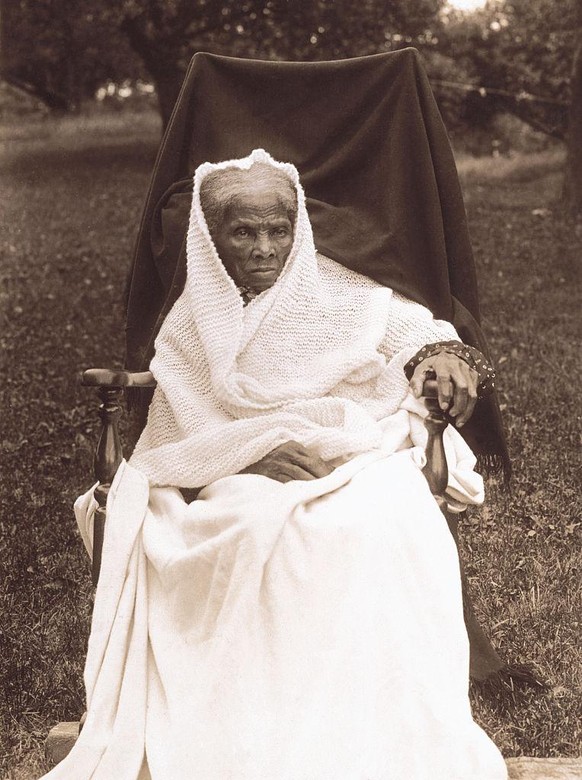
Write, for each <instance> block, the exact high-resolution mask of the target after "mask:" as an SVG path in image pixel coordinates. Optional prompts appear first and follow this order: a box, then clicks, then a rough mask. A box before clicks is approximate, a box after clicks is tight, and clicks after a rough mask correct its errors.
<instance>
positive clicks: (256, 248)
mask: <svg viewBox="0 0 582 780" xmlns="http://www.w3.org/2000/svg"><path fill="white" fill-rule="evenodd" d="M211 235H212V240H213V241H214V245H215V246H216V250H217V252H218V255H219V257H220V259H221V260H222V262H223V264H224V267H225V268H226V271H227V273H228V274H229V276H230V277H231V278H232V280H233V281H234V283H235V284H236V285H237V286H239V287H249V288H250V289H251V290H253V291H255V292H257V293H260V292H263V291H264V290H268V289H269V287H272V286H273V284H274V283H275V282H276V281H277V279H278V278H279V275H280V273H281V271H282V270H283V266H284V265H285V263H286V261H287V258H288V257H289V253H290V252H291V247H292V245H293V224H292V222H291V220H290V219H289V214H288V210H287V209H286V208H285V206H284V205H283V203H282V199H281V197H280V196H279V195H278V194H277V192H276V191H273V189H272V188H262V189H261V188H259V189H257V187H251V186H249V187H242V188H241V192H240V195H239V196H238V197H237V198H236V200H235V202H234V203H233V205H232V206H231V207H230V208H229V209H228V210H227V212H226V214H225V217H224V219H223V221H222V223H221V224H220V225H219V226H218V228H217V229H216V230H214V231H213V232H212V234H211Z"/></svg>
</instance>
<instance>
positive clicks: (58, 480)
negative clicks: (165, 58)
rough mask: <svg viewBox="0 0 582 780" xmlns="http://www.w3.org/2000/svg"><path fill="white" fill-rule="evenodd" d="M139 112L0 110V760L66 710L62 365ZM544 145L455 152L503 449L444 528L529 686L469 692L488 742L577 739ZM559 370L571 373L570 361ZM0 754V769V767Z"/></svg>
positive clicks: (117, 358)
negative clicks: (507, 463) (496, 470)
mask: <svg viewBox="0 0 582 780" xmlns="http://www.w3.org/2000/svg"><path fill="white" fill-rule="evenodd" d="M158 131H159V128H158V125H157V121H156V119H155V117H153V116H152V115H150V114H147V113H136V114H129V115H121V114H119V115H115V116H113V117H108V118H107V121H104V119H103V118H102V117H99V116H92V117H88V118H87V117H80V118H75V119H63V120H60V121H56V120H44V121H42V122H34V121H31V122H30V123H27V124H26V125H24V126H23V125H22V124H21V125H19V126H16V125H13V126H10V125H7V126H4V127H3V128H1V133H2V134H1V135H0V154H1V165H2V170H3V182H2V190H1V197H2V202H3V204H2V210H3V220H2V226H1V228H0V252H1V254H0V279H1V288H0V295H1V296H2V306H1V308H0V314H1V316H2V330H1V332H0V341H1V346H2V352H1V354H2V361H3V362H2V373H3V382H2V387H1V393H2V401H1V407H0V409H1V411H2V419H3V425H2V433H1V435H0V452H1V456H2V464H1V469H2V471H1V474H2V477H1V485H0V488H1V495H0V507H1V513H0V533H1V541H0V545H1V549H0V561H1V562H2V566H3V571H2V576H1V584H0V610H1V612H2V620H1V627H0V676H1V679H2V691H3V693H2V696H3V700H2V702H1V707H0V708H1V714H0V718H1V720H0V776H2V777H6V778H7V780H8V778H10V779H11V780H17V778H23V777H24V776H25V774H26V773H27V772H28V773H29V774H30V773H32V775H34V774H35V773H36V774H40V770H41V768H42V742H43V740H44V737H45V736H46V733H47V731H48V729H49V728H50V727H51V726H52V725H53V724H54V723H56V722H57V721H59V720H73V719H77V718H78V717H79V715H80V714H81V713H82V712H83V710H84V703H83V685H82V668H83V656H84V650H85V644H86V640H87V635H88V629H89V621H90V609H91V597H92V591H91V585H90V579H89V566H88V562H87V560H86V558H85V556H84V552H83V550H82V545H81V543H80V540H79V537H78V534H77V532H76V530H75V527H74V522H73V517H72V511H71V504H72V501H73V500H74V498H75V497H76V496H77V495H78V494H79V493H80V492H82V491H84V490H85V489H86V488H87V487H88V485H89V483H90V479H91V477H90V470H91V457H92V445H93V442H94V439H95V435H96V430H97V422H96V418H95V402H94V399H93V397H92V395H91V393H88V392H87V391H85V390H83V389H82V388H80V387H78V386H77V384H76V376H77V374H78V372H79V371H80V370H82V369H83V368H86V367H88V366H91V365H120V363H121V359H122V349H123V345H122V336H123V325H122V315H123V304H122V297H123V288H124V283H125V277H126V274H127V270H128V263H129V258H130V255H131V250H132V245H133V241H134V237H135V234H136V230H137V226H138V222H139V218H140V212H141V208H142V204H143V200H144V197H145V193H146V190H147V186H148V179H149V172H150V170H151V165H152V162H153V159H154V155H155V149H156V143H157V138H158ZM562 164H563V160H562V155H561V154H560V153H559V152H557V153H546V154H543V155H538V156H536V157H531V158H526V157H520V158H515V159H511V160H506V159H504V158H498V159H496V160H492V159H489V160H487V161H473V160H469V159H460V160H459V168H460V172H461V176H462V182H463V187H464V192H465V197H466V202H467V209H468V214H469V220H470V227H471V234H472V237H473V242H474V248H475V254H476V259H477V263H478V272H479V279H480V286H481V292H482V309H483V318H484V321H485V330H486V333H487V335H488V336H489V338H490V342H491V347H492V351H493V355H494V358H495V362H496V364H497V368H498V385H499V386H500V387H501V401H502V406H503V410H504V415H505V421H506V425H507V430H508V434H509V439H510V447H511V452H512V455H513V461H514V478H513V484H512V488H511V490H510V491H504V490H503V489H502V486H501V485H498V484H497V483H496V482H495V481H490V482H489V500H488V502H487V506H486V508H484V509H483V510H482V511H481V512H476V513H473V514H472V516H471V518H470V520H469V521H468V522H466V523H465V525H464V527H463V528H462V536H463V554H464V556H465V559H466V561H467V566H468V572H469V576H470V581H471V585H472V588H473V592H474V595H475V600H476V604H477V608H478V612H479V614H480V615H481V617H482V619H483V622H484V623H485V624H486V625H487V626H488V628H489V631H490V632H491V634H492V636H493V637H494V640H495V643H496V645H497V646H498V648H499V649H500V651H501V652H502V654H503V655H504V657H506V658H507V659H509V660H511V661H513V662H522V663H529V664H530V665H532V666H533V668H534V669H535V670H536V672H537V674H538V675H539V676H540V677H541V678H543V679H544V680H546V681H547V683H548V686H547V689H546V690H545V691H543V692H540V691H534V690H526V691H517V690H516V691H512V690H511V689H506V690H505V691H504V692H503V694H502V695H500V696H497V697H493V698H491V697H489V698H484V697H483V695H482V694H481V693H480V692H478V691H473V693H472V696H473V703H474V709H475V713H476V716H477V718H478V719H479V720H480V722H482V723H483V724H484V725H485V726H486V728H487V730H488V732H489V733H490V734H491V735H492V736H493V737H494V738H495V740H496V741H497V743H498V744H499V746H500V747H501V749H502V750H503V752H504V753H505V754H506V755H507V756H510V755H521V754H526V755H535V756H543V755H546V756H572V755H577V754H580V753H581V752H582V725H581V724H582V704H581V702H582V696H581V687H582V686H581V677H582V664H581V663H580V661H581V658H580V650H579V645H580V641H579V637H580V620H581V617H582V610H581V603H580V601H581V598H580V597H581V592H580V585H579V582H580V560H581V556H580V535H581V530H582V525H581V518H580V501H579V494H578V491H579V487H580V471H579V452H580V449H579V448H580V410H579V397H580V392H579V387H580V380H579V377H578V375H577V373H576V371H575V367H576V366H577V365H579V362H580V361H579V352H580V339H579V335H580V334H579V327H580V321H579V300H580V298H579V287H578V285H579V274H580V267H581V260H582V251H581V250H582V234H581V233H580V232H578V233H577V232H576V230H575V229H574V227H573V226H572V225H569V224H568V223H566V222H565V221H564V220H563V219H562V218H561V215H560V209H559V205H558V201H557V197H558V194H559V189H560V169H561V166H562ZM572 371H574V376H572ZM6 773H7V774H6Z"/></svg>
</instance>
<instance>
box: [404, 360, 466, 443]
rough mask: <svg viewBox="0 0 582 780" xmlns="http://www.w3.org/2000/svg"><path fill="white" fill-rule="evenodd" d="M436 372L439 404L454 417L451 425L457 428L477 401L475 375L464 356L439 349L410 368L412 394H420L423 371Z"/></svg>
mask: <svg viewBox="0 0 582 780" xmlns="http://www.w3.org/2000/svg"><path fill="white" fill-rule="evenodd" d="M430 373H433V374H435V375H436V381H437V384H438V400H439V406H440V408H441V409H442V410H443V411H444V412H447V413H448V414H449V415H450V416H451V417H454V418H455V426H456V427H457V428H461V427H462V426H463V425H464V424H465V423H466V422H467V420H468V419H469V418H470V417H471V415H472V414H473V410H474V409H475V404H476V403H477V386H478V382H479V375H478V373H477V371H475V370H474V369H472V368H470V367H469V366H468V365H467V363H465V361H464V360H462V359H461V358H459V357H457V356H456V355H453V354H451V353H450V352H444V351H443V352H439V353H438V354H436V355H433V356H432V357H428V358H425V359H424V360H423V361H422V362H420V363H419V364H418V365H417V366H416V368H415V369H414V373H413V374H412V378H411V380H410V389H411V390H412V392H413V394H414V396H415V397H416V398H420V397H421V396H422V388H423V385H424V382H425V380H426V378H427V374H430Z"/></svg>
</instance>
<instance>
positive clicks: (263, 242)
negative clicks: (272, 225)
mask: <svg viewBox="0 0 582 780" xmlns="http://www.w3.org/2000/svg"><path fill="white" fill-rule="evenodd" d="M274 254H275V250H274V248H273V244H272V242H271V239H270V237H269V235H268V234H267V235H260V234H259V235H258V236H257V239H256V241H255V245H254V247H253V257H256V258H262V257H272V256H273V255H274Z"/></svg>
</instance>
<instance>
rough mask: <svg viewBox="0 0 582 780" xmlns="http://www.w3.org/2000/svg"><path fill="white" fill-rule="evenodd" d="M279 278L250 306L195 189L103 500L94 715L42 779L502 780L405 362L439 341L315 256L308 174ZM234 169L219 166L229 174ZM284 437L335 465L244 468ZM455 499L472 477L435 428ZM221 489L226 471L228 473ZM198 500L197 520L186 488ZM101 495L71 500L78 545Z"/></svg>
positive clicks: (91, 681)
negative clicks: (174, 296) (274, 474)
mask: <svg viewBox="0 0 582 780" xmlns="http://www.w3.org/2000/svg"><path fill="white" fill-rule="evenodd" d="M254 161H260V162H263V163H264V162H267V163H268V164H273V165H275V166H277V167H278V168H279V169H280V170H283V171H284V172H285V174H286V175H288V176H289V178H290V179H291V180H292V181H293V183H294V184H295V186H296V188H297V197H298V215H297V221H296V224H295V236H294V244H293V249H292V251H291V254H290V256H289V259H288V260H287V263H286V265H285V268H284V270H283V272H282V274H281V276H280V277H279V278H278V279H277V281H276V283H275V284H274V285H273V287H271V288H270V289H269V290H267V291H266V292H264V293H262V294H261V295H259V296H257V297H256V298H255V299H253V300H252V301H251V302H250V303H249V305H248V306H247V307H245V308H243V305H242V301H241V299H240V296H239V294H238V292H237V290H236V287H235V285H234V282H233V281H232V280H231V279H230V278H229V277H228V275H227V274H226V272H225V270H224V268H223V267H222V264H221V262H220V259H219V257H218V255H217V253H216V249H215V247H214V245H213V243H212V240H211V238H210V235H209V233H208V230H207V227H206V224H205V221H204V217H203V214H202V211H201V207H200V200H199V192H200V183H201V181H202V179H203V177H204V176H205V175H207V174H208V172H209V171H211V170H214V169H216V168H220V167H221V166H220V165H219V166H212V165H204V166H201V168H200V169H199V170H198V171H197V174H196V176H195V182H194V196H193V202H192V214H191V221H190V228H189V234H188V251H187V254H188V274H187V281H186V287H185V290H184V293H183V295H182V296H181V297H180V298H179V299H178V301H177V302H176V304H175V306H174V308H173V309H172V310H171V312H170V313H169V315H168V317H167V318H166V320H165V322H164V324H163V326H162V329H161V331H160V334H159V336H158V339H157V341H156V356H155V358H154V361H153V362H152V365H151V368H152V371H153V373H154V375H155V376H156V379H157V380H158V387H157V390H156V394H155V396H154V399H153V402H152V406H151V408H150V415H149V418H148V423H147V426H146V428H145V430H144V433H143V435H142V437H141V439H140V442H139V444H138V447H137V448H136V452H135V454H134V456H133V457H132V459H131V461H130V462H129V463H125V462H124V463H122V465H121V467H120V469H119V471H118V473H117V476H116V478H115V480H114V483H113V485H112V487H111V490H110V493H109V499H108V507H107V517H108V519H107V525H106V534H105V543H104V549H103V564H102V571H101V576H100V580H99V586H98V589H97V594H96V600H95V608H94V615H93V623H92V629H91V637H90V641H89V649H88V656H87V664H86V670H85V684H86V689H87V706H88V715H87V720H86V723H85V726H84V728H83V731H82V732H81V735H80V737H79V739H78V741H77V744H76V745H75V747H74V749H73V751H72V753H71V754H70V755H69V756H68V757H67V758H66V759H65V761H63V762H62V764H60V765H59V766H57V767H56V768H55V769H54V770H53V771H51V772H50V773H49V774H48V775H47V776H46V778H47V780H48V779H49V778H50V780H148V778H151V780H504V779H505V778H506V771H505V764H504V762H503V759H502V757H501V755H500V753H499V751H498V750H497V748H496V747H495V745H494V744H493V743H492V742H491V741H490V740H489V738H488V737H487V736H486V735H485V733H484V732H483V731H482V730H481V729H480V728H479V727H478V726H477V725H476V724H475V723H474V722H473V719H472V716H471V712H470V708H469V701H468V675H469V672H468V668H469V657H468V641H467V636H466V632H465V627H464V624H463V614H462V603H461V585H460V576H459V566H458V559H457V553H456V548H455V545H454V542H453V539H452V537H451V535H450V533H449V531H448V528H447V525H446V521H445V519H444V517H443V515H442V513H441V512H440V511H439V510H438V507H437V504H436V502H435V501H434V499H433V497H432V496H431V494H430V492H429V489H428V486H427V483H426V480H425V479H424V477H423V475H422V472H421V468H422V465H423V462H424V461H423V458H424V454H423V446H424V443H425V437H426V432H425V429H424V427H423V424H422V420H421V418H420V416H419V413H420V409H419V407H420V404H419V403H418V402H417V401H415V400H414V399H412V398H411V397H410V396H409V395H408V396H407V381H406V378H405V376H404V373H403V371H402V367H403V364H404V362H405V361H406V360H408V359H409V358H410V357H411V355H412V354H413V353H414V352H415V351H416V350H417V349H418V348H419V347H421V346H423V345H424V344H425V343H427V342H429V341H431V340H432V341H437V340H442V339H449V338H457V336H456V333H455V331H454V329H453V328H452V326H451V325H449V324H448V323H444V322H438V321H435V320H433V318H432V316H431V314H430V312H428V311H427V310H426V309H424V308H423V307H422V306H419V305H418V304H413V303H411V302H408V301H405V300H403V299H402V298H400V297H398V296H396V295H394V294H393V293H392V291H391V290H389V289H387V288H383V287H380V286H379V285H377V284H375V283H374V282H372V281H370V280H368V279H365V278H364V277H362V276H360V275H359V274H355V273H353V272H351V271H347V270H345V269H342V268H341V267H340V266H338V265H337V263H334V262H333V261H331V260H329V259H327V258H323V257H321V256H317V255H316V252H315V247H314V246H313V237H312V234H311V229H310V226H309V220H308V218H307V213H306V210H305V204H304V199H303V193H302V190H301V188H300V186H299V182H298V178H297V172H296V171H295V169H294V168H293V167H292V166H289V165H283V164H280V163H275V162H274V161H272V160H271V158H270V157H269V156H268V155H267V154H266V153H265V152H262V151H257V152H254V153H253V154H252V155H251V156H250V157H249V158H246V159H245V160H242V161H234V162H233V163H229V164H236V165H238V166H239V167H241V168H245V167H249V166H250V165H251V164H252V163H253V162H254ZM225 165H226V163H225V164H222V167H224V166H225ZM288 440H295V441H298V442H300V443H301V444H304V445H306V446H313V447H316V448H317V450H318V452H319V453H320V454H321V455H322V457H323V458H324V459H326V460H332V459H334V460H335V463H337V464H340V465H338V466H337V468H336V469H335V470H334V471H333V472H332V473H331V474H330V475H329V476H327V477H324V478H322V479H316V480H313V481H303V482H300V481H293V482H289V483H287V484H280V483H278V482H276V481H274V480H271V479H269V478H267V477H264V476H258V475H251V474H244V475H239V474H237V473H236V472H238V471H240V470H241V469H242V468H243V467H245V466H247V465H248V464H250V463H253V462H255V461H256V460H258V459H259V458H260V457H262V456H263V455H264V454H265V453H267V452H269V451H270V450H271V449H273V448H274V447H276V446H277V445H279V444H282V443H283V442H286V441H288ZM445 443H446V450H447V460H448V465H449V472H450V474H449V487H448V492H447V496H448V498H449V499H450V501H451V502H452V503H453V504H454V506H455V507H456V508H457V509H460V508H461V507H462V506H463V505H464V504H466V503H480V502H481V501H482V499H483V483H482V480H481V478H480V477H479V476H478V475H477V474H475V472H474V471H473V467H474V465H475V459H474V457H473V455H472V453H471V452H470V450H469V449H468V447H467V445H466V444H465V443H464V441H463V439H462V438H461V437H460V436H459V434H458V433H457V432H456V431H454V430H452V429H448V430H447V432H446V442H445ZM233 475H234V476H233ZM168 485H170V486H173V485H177V486H181V487H197V486H200V485H206V487H205V488H204V489H203V490H202V492H201V493H200V495H199V498H198V500H196V501H194V502H192V503H191V504H187V503H186V502H185V501H184V499H183V498H182V495H181V493H180V492H179V491H178V490H177V489H176V488H175V487H167V486H168ZM93 507H94V501H93V498H92V494H91V492H89V493H87V494H86V495H85V496H84V497H82V498H81V499H80V500H79V501H78V502H77V505H76V513H77V518H78V521H79V526H80V529H81V533H82V534H83V537H84V539H85V541H86V544H87V547H88V549H89V552H90V551H91V550H90V548H91V543H90V525H91V518H92V511H93Z"/></svg>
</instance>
